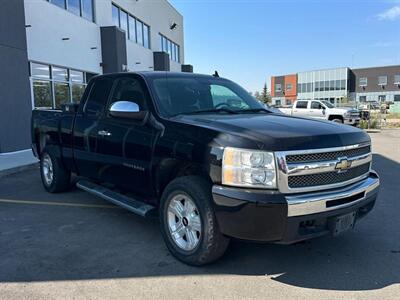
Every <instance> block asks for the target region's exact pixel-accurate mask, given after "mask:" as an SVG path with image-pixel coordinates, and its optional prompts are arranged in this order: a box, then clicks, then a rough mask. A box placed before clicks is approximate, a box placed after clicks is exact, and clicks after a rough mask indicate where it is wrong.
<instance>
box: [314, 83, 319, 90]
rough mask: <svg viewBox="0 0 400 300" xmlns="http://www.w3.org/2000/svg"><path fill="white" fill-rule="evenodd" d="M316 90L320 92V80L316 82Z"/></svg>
mask: <svg viewBox="0 0 400 300" xmlns="http://www.w3.org/2000/svg"><path fill="white" fill-rule="evenodd" d="M314 90H315V91H316V92H318V91H319V81H317V82H316V83H315V89H314Z"/></svg>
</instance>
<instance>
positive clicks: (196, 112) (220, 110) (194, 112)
mask: <svg viewBox="0 0 400 300" xmlns="http://www.w3.org/2000/svg"><path fill="white" fill-rule="evenodd" d="M220 112H225V113H228V114H238V113H239V112H238V111H237V110H232V109H229V108H225V107H222V108H214V109H204V110H197V111H190V112H185V113H180V114H179V115H196V114H206V113H220Z"/></svg>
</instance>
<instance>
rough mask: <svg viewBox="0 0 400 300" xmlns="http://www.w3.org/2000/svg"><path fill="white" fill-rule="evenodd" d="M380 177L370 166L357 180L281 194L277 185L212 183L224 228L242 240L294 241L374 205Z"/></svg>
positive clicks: (324, 231)
mask: <svg viewBox="0 0 400 300" xmlns="http://www.w3.org/2000/svg"><path fill="white" fill-rule="evenodd" d="M378 190H379V177H378V175H377V174H376V173H375V172H371V173H370V174H369V177H367V178H366V179H364V180H362V181H359V182H357V183H354V184H351V185H348V186H345V187H342V188H337V189H333V190H328V191H323V192H310V193H304V194H282V193H279V192H278V191H265V190H262V191H261V190H250V189H240V188H231V187H225V186H217V185H215V186H214V187H213V190H212V193H213V199H214V204H215V212H216V217H217V220H218V224H219V226H220V230H221V232H222V233H223V234H225V235H227V236H230V237H233V238H237V239H242V240H252V241H264V242H276V243H284V244H290V243H294V242H298V241H301V240H306V239H310V238H314V237H318V236H322V235H325V234H329V233H330V223H331V221H332V220H333V219H334V218H336V217H338V216H341V215H345V214H348V213H351V212H355V213H356V220H357V219H360V218H361V217H363V216H365V215H366V214H367V213H368V212H370V211H371V209H372V208H373V206H374V203H375V200H376V197H377V194H378Z"/></svg>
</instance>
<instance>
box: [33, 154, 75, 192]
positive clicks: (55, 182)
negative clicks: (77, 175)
mask: <svg viewBox="0 0 400 300" xmlns="http://www.w3.org/2000/svg"><path fill="white" fill-rule="evenodd" d="M40 175H41V178H42V184H43V187H44V188H45V189H46V191H48V192H49V193H60V192H64V191H66V190H68V189H69V187H70V183H71V172H69V171H67V170H64V168H63V167H62V165H61V164H60V163H59V161H58V160H57V159H56V157H55V156H54V155H53V154H51V152H49V151H48V150H47V149H44V150H43V152H42V154H41V158H40Z"/></svg>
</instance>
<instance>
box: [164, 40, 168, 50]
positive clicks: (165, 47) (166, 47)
mask: <svg viewBox="0 0 400 300" xmlns="http://www.w3.org/2000/svg"><path fill="white" fill-rule="evenodd" d="M164 52H167V53H168V39H167V38H164Z"/></svg>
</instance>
